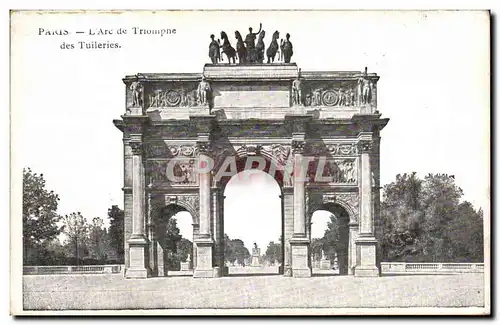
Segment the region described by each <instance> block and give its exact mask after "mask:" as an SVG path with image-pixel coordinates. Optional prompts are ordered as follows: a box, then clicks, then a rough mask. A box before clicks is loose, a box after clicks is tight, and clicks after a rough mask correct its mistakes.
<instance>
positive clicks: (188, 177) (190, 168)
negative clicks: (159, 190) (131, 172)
mask: <svg viewBox="0 0 500 325" xmlns="http://www.w3.org/2000/svg"><path fill="white" fill-rule="evenodd" d="M147 176H148V178H147V179H148V181H149V184H150V185H152V186H155V185H162V184H168V185H172V186H175V185H180V186H196V185H198V174H197V172H196V161H195V159H192V158H191V159H190V158H175V159H169V160H150V161H148V164H147Z"/></svg>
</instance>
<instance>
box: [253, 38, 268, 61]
mask: <svg viewBox="0 0 500 325" xmlns="http://www.w3.org/2000/svg"><path fill="white" fill-rule="evenodd" d="M264 36H266V31H264V30H263V31H261V32H260V34H259V39H258V40H257V45H255V52H257V62H258V63H264V50H265V48H266V45H265V44H264Z"/></svg>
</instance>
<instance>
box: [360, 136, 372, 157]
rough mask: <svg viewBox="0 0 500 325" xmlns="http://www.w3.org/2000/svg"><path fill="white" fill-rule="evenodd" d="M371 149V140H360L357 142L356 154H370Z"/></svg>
mask: <svg viewBox="0 0 500 325" xmlns="http://www.w3.org/2000/svg"><path fill="white" fill-rule="evenodd" d="M372 149H373V141H372V140H367V139H361V140H358V152H359V153H361V154H363V153H370V152H371V151H372Z"/></svg>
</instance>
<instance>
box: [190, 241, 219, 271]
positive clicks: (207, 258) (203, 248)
mask: <svg viewBox="0 0 500 325" xmlns="http://www.w3.org/2000/svg"><path fill="white" fill-rule="evenodd" d="M213 245H214V241H213V240H211V239H203V238H198V239H197V241H196V246H197V250H196V254H197V256H196V261H197V263H196V269H195V270H194V273H193V277H195V278H213V277H214V269H213V266H212V250H213Z"/></svg>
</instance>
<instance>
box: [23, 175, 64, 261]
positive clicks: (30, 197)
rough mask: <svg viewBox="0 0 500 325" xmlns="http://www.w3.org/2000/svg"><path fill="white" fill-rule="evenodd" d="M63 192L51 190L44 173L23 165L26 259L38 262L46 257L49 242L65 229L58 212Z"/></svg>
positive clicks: (24, 255)
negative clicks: (34, 171)
mask: <svg viewBox="0 0 500 325" xmlns="http://www.w3.org/2000/svg"><path fill="white" fill-rule="evenodd" d="M58 201H59V196H58V195H57V194H56V193H54V191H48V190H47V189H46V186H45V179H44V178H43V174H40V175H38V174H36V173H33V172H32V171H31V169H30V168H27V169H23V248H24V254H23V262H24V263H25V264H32V263H33V264H37V263H39V262H40V260H43V258H41V257H42V255H45V254H44V253H43V251H44V250H45V249H46V245H47V244H48V243H49V242H50V241H52V240H53V239H54V238H56V236H58V235H59V233H60V232H61V228H60V226H58V224H57V223H58V221H60V220H61V216H60V215H58V214H57V213H56V211H57V204H58Z"/></svg>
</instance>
